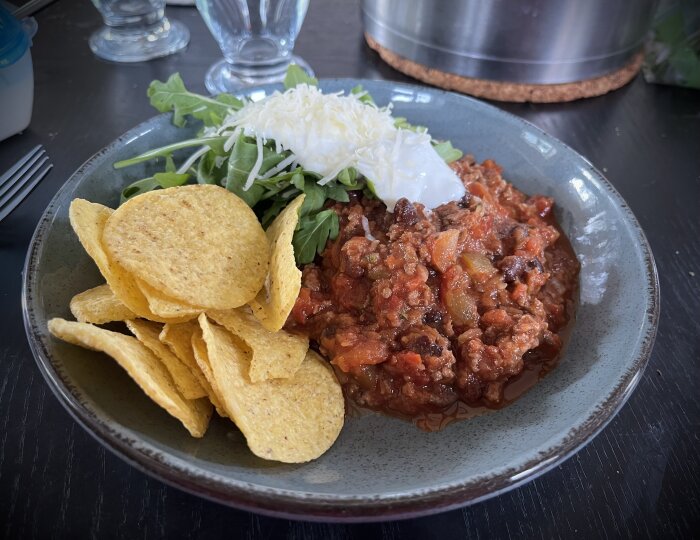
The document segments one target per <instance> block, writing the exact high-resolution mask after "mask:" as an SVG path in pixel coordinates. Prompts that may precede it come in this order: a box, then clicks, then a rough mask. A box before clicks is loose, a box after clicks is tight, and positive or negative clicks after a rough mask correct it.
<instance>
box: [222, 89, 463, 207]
mask: <svg viewBox="0 0 700 540" xmlns="http://www.w3.org/2000/svg"><path fill="white" fill-rule="evenodd" d="M224 127H234V128H242V129H243V130H244V132H245V134H246V135H252V136H256V137H258V138H262V139H265V140H267V139H273V140H274V141H275V142H276V143H277V145H278V146H279V147H281V148H282V149H284V150H290V151H291V152H292V153H293V154H294V156H295V160H296V162H297V163H299V164H300V165H301V166H302V167H304V168H305V169H308V170H310V171H314V172H317V173H318V174H321V175H323V178H322V179H321V180H320V181H319V183H321V184H323V183H325V182H328V181H330V180H332V179H333V178H335V176H336V175H337V174H338V173H339V172H340V171H342V170H343V169H344V168H346V167H355V168H356V169H357V170H358V171H359V172H360V173H361V174H362V175H364V176H365V177H366V178H367V179H368V180H369V181H370V182H371V183H372V187H373V188H374V192H375V194H376V195H377V197H379V198H380V199H382V201H384V203H385V204H386V206H387V208H388V209H389V211H390V212H391V211H393V209H394V205H395V204H396V201H398V200H399V199H400V198H402V197H405V198H407V199H408V200H409V201H411V202H417V203H422V204H423V205H425V206H426V207H427V208H435V207H437V206H440V205H441V204H444V203H446V202H449V201H453V200H459V199H460V198H462V197H463V196H464V194H465V188H464V185H463V184H462V182H461V180H460V179H459V178H458V177H457V175H456V174H455V173H454V172H453V171H452V169H450V168H449V167H448V166H447V164H446V163H445V162H444V161H443V159H442V158H441V157H440V156H439V155H438V153H437V152H436V151H435V150H434V149H433V147H432V144H431V143H430V136H429V135H428V134H427V133H415V132H413V131H408V130H403V129H397V128H396V127H395V126H394V119H393V118H392V117H391V114H390V111H389V110H381V109H378V108H376V107H374V106H371V105H367V104H365V103H362V102H361V101H360V100H359V99H358V98H357V97H356V96H354V95H352V94H350V95H347V96H344V95H342V94H340V93H336V94H323V93H322V92H321V91H320V90H319V89H318V88H316V87H315V86H308V85H305V84H303V85H299V86H296V87H294V88H291V89H289V90H287V91H286V92H284V93H279V92H276V93H274V94H272V95H271V96H269V97H267V98H265V99H263V100H261V101H257V102H252V103H249V104H247V105H245V107H243V108H242V109H241V110H240V111H237V112H235V113H233V114H231V115H229V116H228V117H227V118H226V120H225V121H224Z"/></svg>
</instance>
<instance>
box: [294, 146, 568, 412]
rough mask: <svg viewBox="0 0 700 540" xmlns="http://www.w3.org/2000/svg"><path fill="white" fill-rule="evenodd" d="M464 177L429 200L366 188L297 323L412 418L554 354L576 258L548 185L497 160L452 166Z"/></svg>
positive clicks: (358, 398) (309, 276) (373, 392)
mask: <svg viewBox="0 0 700 540" xmlns="http://www.w3.org/2000/svg"><path fill="white" fill-rule="evenodd" d="M453 168H454V170H455V172H456V173H457V174H458V175H459V176H460V178H461V179H462V181H463V182H464V185H465V187H466V188H467V195H466V196H465V197H464V198H463V199H462V200H460V201H455V202H450V203H448V204H445V205H442V206H440V207H438V208H436V209H434V210H433V211H432V212H431V211H427V210H426V209H425V208H423V206H422V205H420V204H413V203H411V202H409V201H407V200H405V199H402V200H400V201H398V202H397V204H396V206H395V209H394V212H393V213H388V212H387V211H386V207H385V206H384V204H382V203H381V202H380V201H378V200H376V199H368V198H365V197H362V196H361V195H358V194H353V195H352V196H351V199H350V202H349V203H344V204H340V203H339V204H335V205H334V206H332V208H333V210H335V212H337V214H338V216H339V218H340V232H339V235H338V237H337V238H336V239H335V240H334V241H332V242H329V244H328V245H327V246H326V249H325V251H324V252H323V254H322V255H321V256H320V257H318V258H317V260H316V261H315V262H314V263H313V264H310V265H307V266H306V267H305V268H304V269H303V277H302V289H301V292H300V294H299V298H298V300H297V302H296V304H295V306H294V309H293V311H292V315H291V317H290V319H289V321H288V323H287V327H288V328H290V329H292V330H295V331H301V332H305V333H307V334H308V335H310V337H311V338H312V339H313V341H314V342H315V343H316V345H317V346H318V348H319V350H320V351H321V353H323V354H324V355H326V357H328V358H329V359H330V361H331V363H332V364H333V365H334V366H335V368H336V372H337V373H338V374H339V377H340V379H341V382H342V383H343V386H344V389H345V391H346V394H347V395H348V397H349V398H351V399H353V400H354V401H355V402H357V403H358V404H359V405H361V406H366V407H370V408H374V409H378V410H382V411H385V412H389V413H393V414H400V415H403V416H413V417H415V416H416V415H418V414H421V413H425V412H439V411H441V410H444V409H445V408H446V407H448V406H450V405H452V404H453V403H454V402H455V401H457V400H461V401H463V402H465V403H467V404H472V405H477V404H485V405H488V406H499V405H501V404H502V402H503V392H504V388H506V386H507V384H508V382H509V381H510V380H513V379H514V378H516V377H518V375H519V374H520V373H521V372H522V371H523V369H524V367H525V365H526V363H527V364H532V363H545V364H546V363H548V362H549V363H552V362H553V359H554V358H556V356H557V354H558V352H559V350H560V349H561V343H562V341H561V337H560V332H561V331H562V329H563V328H564V327H565V325H566V324H567V322H568V320H569V318H570V316H571V309H572V300H571V299H572V296H573V292H574V291H575V288H576V283H577V277H578V263H577V261H576V258H575V257H574V255H573V253H572V252H571V249H570V247H569V244H568V242H567V241H566V239H565V238H564V237H563V235H562V234H561V233H560V231H559V229H558V228H557V226H556V223H555V222H554V218H553V215H552V205H553V201H552V199H551V198H549V197H544V196H532V197H528V196H526V195H524V194H523V193H521V192H520V191H518V190H517V189H516V188H514V187H513V186H512V185H511V184H508V183H507V182H505V181H504V180H503V178H502V176H501V169H500V167H499V166H498V165H497V164H496V163H494V162H493V161H490V160H487V161H485V162H484V163H482V164H477V163H475V162H474V160H473V159H472V158H471V157H466V158H464V159H462V160H460V161H458V162H456V163H455V164H453Z"/></svg>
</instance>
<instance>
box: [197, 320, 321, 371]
mask: <svg viewBox="0 0 700 540" xmlns="http://www.w3.org/2000/svg"><path fill="white" fill-rule="evenodd" d="M207 315H208V316H209V317H211V318H212V319H213V320H214V321H216V322H217V323H219V324H220V325H221V326H223V327H225V328H226V329H227V330H228V331H229V332H231V333H232V334H233V335H235V336H236V337H238V338H240V339H241V340H242V341H243V342H245V344H246V345H247V346H248V347H250V350H251V351H252V353H253V356H252V359H251V362H250V371H249V372H248V376H249V377H250V380H251V381H252V382H260V381H266V380H268V379H288V378H290V377H293V376H294V374H295V373H296V372H297V370H298V369H299V366H300V365H301V363H302V362H303V361H304V358H305V357H306V351H308V350H309V338H307V337H306V336H302V335H298V334H290V333H289V332H285V331H284V330H280V331H279V332H270V331H269V330H266V329H265V328H264V327H263V326H262V324H260V322H259V321H258V320H257V319H256V318H255V317H254V316H253V314H252V313H250V312H249V311H248V310H247V309H245V308H238V309H229V310H225V311H208V312H207Z"/></svg>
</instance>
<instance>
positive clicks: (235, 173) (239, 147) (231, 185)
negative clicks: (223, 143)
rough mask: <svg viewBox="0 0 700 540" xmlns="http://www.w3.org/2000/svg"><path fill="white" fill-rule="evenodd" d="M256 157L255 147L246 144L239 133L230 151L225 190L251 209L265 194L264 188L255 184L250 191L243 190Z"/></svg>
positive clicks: (256, 149) (256, 150)
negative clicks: (236, 196)
mask: <svg viewBox="0 0 700 540" xmlns="http://www.w3.org/2000/svg"><path fill="white" fill-rule="evenodd" d="M257 157H258V148H257V146H256V145H255V144H251V143H249V142H247V141H246V140H245V137H244V135H243V133H241V134H240V135H239V136H238V139H237V140H236V143H235V144H234V145H233V149H232V150H231V156H230V157H229V158H228V172H227V173H226V189H228V190H229V191H231V192H233V193H235V194H236V195H238V196H239V197H240V198H241V199H243V200H244V201H245V202H246V204H247V205H248V206H250V207H251V208H252V207H253V206H255V205H256V204H257V203H258V202H259V201H260V199H261V198H262V196H263V193H264V192H265V188H263V187H262V186H261V185H259V184H255V183H254V184H253V185H252V186H250V189H247V190H244V189H243V186H245V183H246V180H247V179H248V174H250V171H251V169H252V168H253V166H254V165H255V160H256V159H257Z"/></svg>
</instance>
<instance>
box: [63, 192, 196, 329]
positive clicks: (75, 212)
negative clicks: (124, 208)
mask: <svg viewBox="0 0 700 540" xmlns="http://www.w3.org/2000/svg"><path fill="white" fill-rule="evenodd" d="M113 213H114V210H112V209H111V208H107V207H106V206H102V205H101V204H97V203H91V202H89V201H86V200H84V199H74V200H73V202H71V205H70V211H69V217H70V223H71V226H72V227H73V230H74V231H75V233H76V234H77V235H78V239H79V240H80V243H81V244H82V245H83V247H84V248H85V251H86V252H87V254H88V255H89V256H90V257H91V258H92V260H93V261H95V264H96V265H97V268H98V269H99V270H100V273H101V274H102V276H103V277H104V278H105V281H107V284H108V285H109V288H110V289H111V290H112V292H113V293H114V295H115V296H116V297H117V298H118V299H119V300H120V301H121V302H122V303H123V304H124V305H125V306H126V307H127V308H129V309H130V310H131V311H132V312H133V313H135V314H136V315H137V316H139V317H144V318H146V319H150V320H152V321H158V322H181V321H182V320H183V319H167V318H165V317H159V316H158V315H156V314H155V313H153V312H152V311H151V310H150V309H149V307H148V301H147V300H146V298H145V297H144V296H143V293H142V292H141V290H140V289H139V288H138V285H137V284H136V282H135V280H134V278H133V276H131V274H129V273H128V272H127V271H126V270H125V269H124V268H123V267H122V266H120V265H119V264H117V263H115V262H114V261H113V260H112V259H110V257H109V256H108V254H107V253H106V252H105V250H104V247H103V244H102V239H103V233H104V229H105V225H106V224H107V220H108V219H109V218H110V216H111V215H112V214H113Z"/></svg>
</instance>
